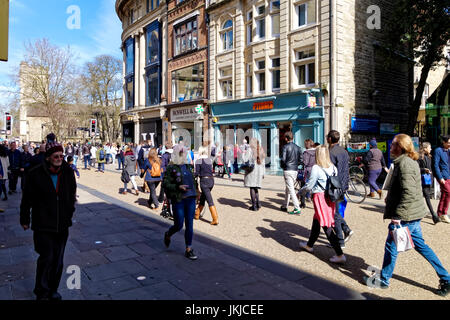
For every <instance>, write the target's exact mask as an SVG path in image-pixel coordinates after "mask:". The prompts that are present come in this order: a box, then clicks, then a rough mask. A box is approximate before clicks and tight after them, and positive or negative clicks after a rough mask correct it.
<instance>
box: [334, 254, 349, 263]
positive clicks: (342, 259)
mask: <svg viewBox="0 0 450 320" xmlns="http://www.w3.org/2000/svg"><path fill="white" fill-rule="evenodd" d="M346 261H347V258H346V257H345V256H344V255H342V256H340V257H338V256H332V257H331V258H330V262H333V263H338V264H344V263H345V262H346Z"/></svg>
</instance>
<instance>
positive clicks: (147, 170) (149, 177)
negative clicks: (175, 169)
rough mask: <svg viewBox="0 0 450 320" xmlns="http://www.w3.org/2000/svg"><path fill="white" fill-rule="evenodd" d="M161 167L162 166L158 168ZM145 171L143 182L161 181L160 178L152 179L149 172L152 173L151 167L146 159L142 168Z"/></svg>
mask: <svg viewBox="0 0 450 320" xmlns="http://www.w3.org/2000/svg"><path fill="white" fill-rule="evenodd" d="M160 167H162V166H160ZM142 169H144V170H145V177H144V178H145V181H147V182H156V181H161V177H152V176H151V174H150V172H151V171H152V165H151V163H150V161H148V159H145V161H144V167H143V168H142Z"/></svg>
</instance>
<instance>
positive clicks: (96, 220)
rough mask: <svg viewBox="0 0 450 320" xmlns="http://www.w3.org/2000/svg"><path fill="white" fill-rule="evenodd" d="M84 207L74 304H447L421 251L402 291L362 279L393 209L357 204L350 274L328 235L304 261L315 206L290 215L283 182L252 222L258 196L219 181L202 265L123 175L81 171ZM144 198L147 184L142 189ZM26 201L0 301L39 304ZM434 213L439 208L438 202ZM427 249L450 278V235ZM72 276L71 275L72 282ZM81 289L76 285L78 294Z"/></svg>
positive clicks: (404, 275)
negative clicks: (214, 222)
mask: <svg viewBox="0 0 450 320" xmlns="http://www.w3.org/2000/svg"><path fill="white" fill-rule="evenodd" d="M80 173H81V178H80V179H78V180H77V182H78V197H79V198H78V203H77V210H76V212H75V215H74V225H73V227H72V228H71V229H70V235H69V241H68V244H67V248H66V254H65V261H64V262H65V268H66V269H67V268H68V267H69V266H77V267H79V268H80V269H79V270H80V271H81V279H80V285H81V288H79V289H77V288H75V289H69V288H68V285H67V283H69V284H73V283H74V282H72V280H73V277H72V275H73V273H72V272H69V273H67V272H65V273H64V274H63V278H62V280H61V285H60V293H61V295H62V296H63V299H64V300H110V299H113V300H135V299H139V300H154V299H157V300H160V299H168V300H178V299H182V300H210V299H212V300H248V299H251V300H254V299H262V300H266V299H267V300H292V299H297V300H303V299H314V300H316V299H436V300H440V299H443V300H445V298H441V297H439V296H437V295H435V294H434V292H435V290H436V288H437V285H438V277H437V275H436V274H435V273H434V270H433V269H432V268H431V266H430V265H428V263H427V262H426V261H425V260H424V259H422V258H417V257H416V255H417V254H418V253H417V252H415V251H408V252H406V253H400V254H399V258H398V262H397V266H396V269H395V273H394V277H393V279H392V281H391V287H390V288H389V289H388V290H381V289H375V288H369V287H367V286H366V285H364V284H363V283H362V277H363V276H364V275H369V274H370V270H372V269H373V268H374V267H378V268H379V267H380V266H381V263H382V260H383V254H384V242H385V239H386V236H387V226H388V221H383V215H382V211H383V205H384V201H383V200H378V199H376V200H375V199H370V200H366V201H365V202H364V203H363V204H361V205H355V204H351V203H349V205H348V209H347V212H346V220H347V222H348V224H349V225H350V227H351V228H352V229H353V230H354V232H355V234H354V235H353V237H352V239H351V240H350V241H349V242H348V243H347V245H346V249H345V250H344V252H345V255H346V256H347V263H346V264H345V265H343V266H337V265H334V264H332V263H330V262H328V259H329V258H330V257H331V256H333V255H334V251H333V249H332V248H330V247H328V246H327V243H328V242H327V240H326V238H325V235H324V234H323V232H322V234H321V236H320V238H319V240H318V242H317V244H316V246H315V248H314V250H315V253H314V255H311V254H309V253H307V252H304V251H301V250H300V249H299V245H298V243H299V241H300V240H302V241H306V240H307V239H308V236H309V231H310V228H311V224H312V217H313V209H312V203H310V202H309V203H307V208H306V209H304V210H303V214H302V215H300V216H289V215H288V214H287V213H284V212H281V211H280V210H279V207H280V206H281V204H282V203H283V201H284V200H283V199H284V192H283V188H284V183H283V179H282V177H273V176H267V177H265V179H264V181H263V189H262V190H261V191H260V198H261V204H262V209H261V210H260V211H258V212H253V211H249V210H248V209H247V208H248V206H249V203H250V195H249V190H248V189H247V188H244V187H243V182H242V179H243V176H242V175H236V176H233V180H232V181H230V180H227V179H220V178H216V180H215V181H216V185H215V187H214V189H213V193H212V194H213V197H214V200H215V201H216V206H217V210H218V214H219V225H218V226H211V225H210V224H209V222H210V221H211V220H210V219H211V217H210V214H209V212H208V211H206V212H205V214H204V216H203V218H202V219H201V220H199V221H195V222H194V241H193V249H194V250H195V252H196V254H197V255H198V257H199V259H198V260H197V261H190V260H188V259H186V258H185V257H184V231H183V232H180V233H177V234H175V235H174V236H173V237H172V242H171V246H170V248H169V249H166V247H165V246H164V244H163V234H164V232H165V231H166V230H167V228H168V227H169V226H170V225H171V224H172V221H170V220H166V219H163V218H162V217H160V216H159V214H158V213H157V212H156V211H154V210H150V209H149V208H148V205H147V199H148V197H149V194H147V193H143V192H140V194H139V196H136V195H134V194H131V193H128V194H127V195H122V194H120V191H122V188H123V184H122V182H121V181H120V171H117V170H115V169H114V167H113V166H112V165H108V166H107V170H106V172H105V173H99V172H95V170H94V169H92V170H90V171H87V170H80ZM137 182H138V186H141V185H142V180H140V179H137ZM20 197H21V194H20V192H19V193H17V194H13V195H11V196H10V199H9V201H7V202H1V203H0V208H5V209H6V211H5V212H4V213H1V214H0V299H2V300H10V299H14V300H22V299H25V300H29V299H34V295H33V292H32V290H33V287H34V276H35V263H36V258H37V254H36V253H35V252H34V250H33V237H32V232H30V231H27V232H25V231H23V229H22V228H21V226H20V225H19V205H20ZM433 204H434V205H435V206H437V201H434V202H433ZM422 227H423V233H424V238H425V240H426V242H427V243H428V245H430V247H431V248H432V249H433V250H434V251H435V252H436V254H437V255H438V257H439V258H440V259H441V261H442V263H443V265H444V266H445V267H446V268H450V255H449V250H448V248H449V247H450V237H448V235H449V230H450V229H449V226H448V225H445V224H443V223H440V224H438V225H436V226H434V225H433V223H432V220H431V218H428V217H427V218H425V219H424V220H423V223H422ZM65 271H66V270H65ZM69 286H70V285H69ZM447 299H448V298H447Z"/></svg>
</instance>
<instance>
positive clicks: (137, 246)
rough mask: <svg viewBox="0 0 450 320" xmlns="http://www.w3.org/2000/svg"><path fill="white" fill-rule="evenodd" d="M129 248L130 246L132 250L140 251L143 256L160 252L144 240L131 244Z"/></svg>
mask: <svg viewBox="0 0 450 320" xmlns="http://www.w3.org/2000/svg"><path fill="white" fill-rule="evenodd" d="M128 248H130V249H131V250H133V251H134V252H136V253H138V254H139V255H141V256H151V255H153V254H156V253H158V251H156V250H155V249H153V248H152V247H150V246H149V245H148V244H146V243H144V242H141V243H133V244H129V245H128Z"/></svg>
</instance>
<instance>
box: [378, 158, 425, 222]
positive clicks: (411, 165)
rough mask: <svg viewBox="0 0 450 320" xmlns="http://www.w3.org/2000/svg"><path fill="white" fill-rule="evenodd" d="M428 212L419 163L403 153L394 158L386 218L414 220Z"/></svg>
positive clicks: (385, 212)
mask: <svg viewBox="0 0 450 320" xmlns="http://www.w3.org/2000/svg"><path fill="white" fill-rule="evenodd" d="M426 213H427V212H426V209H425V204H424V200H423V194H422V181H421V175H420V168H419V165H418V163H417V161H414V160H413V159H411V158H410V157H408V156H407V155H406V154H403V155H401V156H400V157H398V158H396V159H395V160H394V172H393V176H392V184H391V187H390V188H389V192H388V195H387V197H386V209H385V211H384V219H395V220H402V221H414V220H419V219H422V218H424V217H425V216H426Z"/></svg>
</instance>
